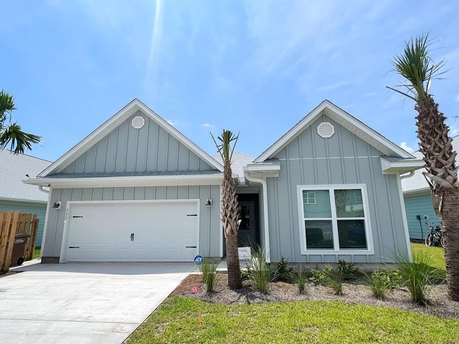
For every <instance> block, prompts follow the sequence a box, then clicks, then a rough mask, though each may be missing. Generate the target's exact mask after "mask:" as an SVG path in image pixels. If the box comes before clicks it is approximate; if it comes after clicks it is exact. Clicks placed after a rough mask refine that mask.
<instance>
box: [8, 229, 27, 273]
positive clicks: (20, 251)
mask: <svg viewBox="0 0 459 344" xmlns="http://www.w3.org/2000/svg"><path fill="white" fill-rule="evenodd" d="M29 238H30V235H28V234H16V236H15V237H14V245H13V253H12V254H11V265H10V266H19V265H22V263H24V258H25V254H26V252H25V250H26V245H27V241H29Z"/></svg>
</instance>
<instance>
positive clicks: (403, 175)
mask: <svg viewBox="0 0 459 344" xmlns="http://www.w3.org/2000/svg"><path fill="white" fill-rule="evenodd" d="M414 172H415V171H410V172H409V173H405V174H401V175H400V179H405V178H409V177H412V176H413V175H414Z"/></svg>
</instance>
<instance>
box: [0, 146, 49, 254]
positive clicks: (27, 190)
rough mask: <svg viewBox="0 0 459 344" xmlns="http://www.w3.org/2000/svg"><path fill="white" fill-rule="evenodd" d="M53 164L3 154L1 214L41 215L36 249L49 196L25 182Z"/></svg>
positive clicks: (0, 192)
mask: <svg viewBox="0 0 459 344" xmlns="http://www.w3.org/2000/svg"><path fill="white" fill-rule="evenodd" d="M50 164H51V162H50V161H47V160H42V159H39V158H35V157H33V156H30V155H26V154H19V155H13V154H11V152H10V151H8V150H0V211H19V212H21V213H31V214H37V216H38V219H39V226H38V233H37V238H36V241H35V246H36V247H41V240H42V235H43V228H44V224H45V213H46V204H47V202H48V194H47V193H46V192H43V191H40V190H39V189H38V187H36V186H33V185H27V184H24V183H23V182H22V180H23V179H24V178H26V175H30V176H34V175H37V174H38V173H40V172H41V171H43V170H44V169H45V168H47V167H48V166H49V165H50Z"/></svg>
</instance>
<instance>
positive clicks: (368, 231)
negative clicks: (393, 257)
mask: <svg viewBox="0 0 459 344" xmlns="http://www.w3.org/2000/svg"><path fill="white" fill-rule="evenodd" d="M351 189H352V190H355V189H360V191H361V193H362V201H363V211H364V218H363V220H364V223H365V237H366V241H367V248H366V249H345V248H344V249H339V236H338V217H337V214H336V205H335V192H334V191H335V190H351ZM319 190H323V191H328V192H329V194H330V207H331V218H326V219H325V218H323V219H322V218H320V219H319V218H314V219H311V220H331V221H332V231H333V247H334V248H333V249H322V248H320V249H314V248H307V246H306V227H305V220H306V219H305V217H304V203H303V191H319ZM297 196H298V215H299V217H298V219H299V226H298V228H299V230H300V239H301V240H300V245H301V254H302V255H310V254H336V253H340V254H374V248H373V236H372V230H371V221H370V209H369V207H368V196H367V187H366V185H365V184H326V185H298V186H297ZM340 219H341V218H340ZM346 219H348V220H352V219H357V218H353V217H349V218H346ZM358 219H359V220H361V219H362V218H360V217H359V218H358Z"/></svg>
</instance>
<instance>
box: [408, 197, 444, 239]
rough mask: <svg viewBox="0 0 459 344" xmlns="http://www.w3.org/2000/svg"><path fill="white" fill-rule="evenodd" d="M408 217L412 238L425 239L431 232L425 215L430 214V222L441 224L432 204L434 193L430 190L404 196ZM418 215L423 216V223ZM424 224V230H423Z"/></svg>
mask: <svg viewBox="0 0 459 344" xmlns="http://www.w3.org/2000/svg"><path fill="white" fill-rule="evenodd" d="M404 199H405V210H406V219H407V221H408V230H409V232H410V238H411V239H423V238H425V236H426V235H427V233H429V227H428V224H426V221H425V220H424V216H428V217H429V220H428V223H429V224H432V225H440V219H439V218H438V216H437V214H435V211H434V209H433V206H432V195H431V194H430V192H427V193H423V194H421V195H413V196H407V195H405V196H404ZM416 215H420V216H421V224H419V221H418V220H417V219H416ZM421 226H422V231H421Z"/></svg>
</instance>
